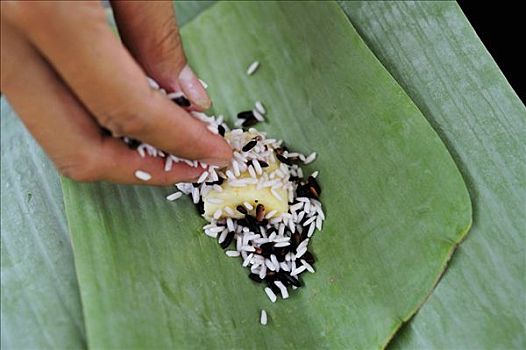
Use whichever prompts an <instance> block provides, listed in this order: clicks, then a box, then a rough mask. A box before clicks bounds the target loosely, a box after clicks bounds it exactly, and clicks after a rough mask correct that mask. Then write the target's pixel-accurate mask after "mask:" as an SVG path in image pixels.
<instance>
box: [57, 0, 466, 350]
mask: <svg viewBox="0 0 526 350" xmlns="http://www.w3.org/2000/svg"><path fill="white" fill-rule="evenodd" d="M182 34H183V40H184V42H185V47H186V49H187V53H188V56H189V59H190V61H191V62H192V65H193V67H195V69H196V71H198V72H199V74H200V75H201V77H202V78H203V79H204V80H205V81H207V82H208V83H209V85H210V88H209V92H210V94H211V96H212V98H213V100H214V102H215V111H216V112H217V113H223V114H225V115H227V116H232V115H235V113H237V112H238V111H240V110H243V109H246V108H250V106H252V105H253V102H254V101H255V100H256V99H258V100H262V101H263V102H264V103H265V104H266V106H267V109H268V120H269V122H268V123H267V124H264V125H262V126H261V128H262V129H263V130H266V131H268V133H269V134H270V135H272V136H275V137H279V138H283V139H285V140H286V141H287V142H288V143H289V145H290V146H292V147H294V148H297V149H298V150H302V151H305V152H310V151H313V150H316V151H318V152H319V160H318V161H317V162H316V163H315V165H314V166H313V167H311V170H314V169H319V170H320V174H321V175H320V177H321V183H322V186H323V188H324V193H323V202H324V205H325V208H326V212H327V221H326V224H325V228H324V231H323V232H322V233H319V234H318V235H317V236H316V238H315V239H314V242H313V249H314V252H315V254H316V255H317V258H318V262H317V268H318V271H317V273H316V274H314V275H311V276H307V277H306V278H305V280H306V281H305V282H306V288H304V289H302V290H301V291H297V292H295V293H293V295H292V297H291V298H290V299H288V300H286V301H282V302H280V303H277V304H271V303H270V301H269V300H268V299H267V298H266V296H265V295H264V293H263V292H262V288H261V287H260V286H258V285H254V284H253V283H252V282H251V281H250V280H249V279H248V278H247V276H246V275H247V273H246V271H245V270H243V269H242V268H241V266H240V263H239V261H238V260H237V259H232V258H227V257H226V256H225V255H224V253H223V252H222V250H221V249H220V248H219V247H218V245H217V243H216V242H214V240H212V239H210V238H208V237H206V236H204V234H203V233H202V232H201V228H200V227H201V226H202V225H203V223H204V222H203V220H202V219H200V218H199V216H198V215H197V214H196V212H195V210H194V208H193V206H192V205H191V203H190V202H189V201H188V200H186V199H183V200H180V201H178V202H176V203H168V202H166V201H165V200H164V195H166V194H167V193H170V192H171V191H172V189H162V188H148V187H126V186H115V185H109V184H78V183H75V182H72V181H69V180H64V181H63V191H64V199H65V206H66V214H67V217H68V222H69V224H70V230H71V234H72V240H73V248H74V253H75V261H76V268H77V274H78V278H79V284H80V291H81V296H82V302H83V306H84V313H85V323H86V330H87V338H88V344H89V345H90V346H91V347H94V348H143V347H144V348H203V347H206V348H241V347H249V348H252V347H268V348H298V347H301V346H303V347H307V348H316V347H325V348H371V347H382V346H384V345H385V344H386V343H387V342H388V340H389V339H390V338H391V336H392V335H393V334H394V332H395V331H396V330H397V329H398V327H399V326H400V325H401V323H402V322H403V321H405V320H408V319H409V318H410V317H411V315H413V314H414V312H415V311H416V309H417V308H418V307H419V306H420V305H421V304H422V303H423V302H424V300H425V299H426V297H427V296H428V294H429V293H430V291H431V289H432V288H433V286H434V285H435V283H436V282H437V280H438V278H439V276H440V275H441V273H442V272H443V270H444V268H445V266H446V264H447V261H448V260H449V258H450V256H451V254H452V252H453V250H454V249H455V247H456V246H457V244H458V243H459V242H460V241H461V240H462V238H463V237H464V235H465V234H466V232H467V230H468V228H469V226H470V223H471V204H470V200H469V196H468V193H467V190H466V187H465V185H464V183H463V180H462V177H461V175H460V173H459V172H458V170H457V168H456V166H455V164H454V162H453V160H452V158H451V156H450V155H449V153H448V152H447V150H446V148H445V146H444V145H443V144H442V142H441V141H440V139H439V137H438V136H437V134H436V133H435V132H434V131H433V129H432V128H431V126H430V125H429V124H428V123H427V122H426V120H425V118H424V117H423V115H422V114H421V112H420V111H419V110H418V109H417V108H416V106H415V105H414V104H413V102H412V101H411V100H410V98H409V97H408V96H407V95H406V94H405V92H404V91H403V90H402V88H401V87H400V86H399V85H398V84H397V83H396V82H395V81H394V79H393V78H392V77H391V76H390V75H389V73H388V72H387V71H386V70H385V68H384V67H383V66H382V65H381V64H380V63H379V62H378V61H377V59H376V58H375V56H374V55H373V54H372V52H371V51H370V50H369V49H368V48H367V46H366V45H365V44H364V42H363V41H362V39H361V38H360V36H359V35H358V34H357V33H356V31H355V30H354V28H353V27H352V26H351V25H350V23H349V22H348V20H347V18H346V17H345V15H344V14H343V12H342V11H341V10H340V8H339V7H338V6H337V5H336V3H333V2H325V3H321V2H308V3H299V2H279V3H269V2H266V3H258V2H242V3H235V2H225V3H220V4H217V5H214V6H213V7H211V8H210V9H208V10H207V11H205V12H204V13H202V14H201V15H200V16H198V17H197V18H196V19H194V21H192V22H191V23H190V24H188V25H187V26H186V27H185V28H184V30H183V31H182ZM255 59H257V60H259V61H260V62H261V67H260V68H259V70H258V72H257V73H256V74H255V75H254V76H252V77H248V76H246V75H245V74H244V71H245V69H246V67H247V66H248V64H249V63H251V62H252V61H253V60H255ZM261 309H266V310H267V312H268V313H269V316H270V322H269V325H267V326H266V327H262V326H260V325H259V324H258V319H259V311H260V310H261Z"/></svg>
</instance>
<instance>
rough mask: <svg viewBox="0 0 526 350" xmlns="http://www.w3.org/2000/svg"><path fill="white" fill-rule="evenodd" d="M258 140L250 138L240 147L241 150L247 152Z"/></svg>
mask: <svg viewBox="0 0 526 350" xmlns="http://www.w3.org/2000/svg"><path fill="white" fill-rule="evenodd" d="M257 143H258V142H257V141H256V140H250V141H249V142H248V143H247V144H246V145H244V146H243V148H242V149H241V150H242V151H243V152H248V151H250V150H251V149H252V148H254V147H255V146H256V144H257Z"/></svg>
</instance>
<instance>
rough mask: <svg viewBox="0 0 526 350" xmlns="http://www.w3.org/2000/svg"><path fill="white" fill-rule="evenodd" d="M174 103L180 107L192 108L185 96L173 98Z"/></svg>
mask: <svg viewBox="0 0 526 350" xmlns="http://www.w3.org/2000/svg"><path fill="white" fill-rule="evenodd" d="M172 101H174V102H175V103H176V104H177V105H178V106H179V107H183V108H186V107H190V101H189V100H188V99H187V98H186V97H184V96H183V95H181V96H177V97H174V98H172Z"/></svg>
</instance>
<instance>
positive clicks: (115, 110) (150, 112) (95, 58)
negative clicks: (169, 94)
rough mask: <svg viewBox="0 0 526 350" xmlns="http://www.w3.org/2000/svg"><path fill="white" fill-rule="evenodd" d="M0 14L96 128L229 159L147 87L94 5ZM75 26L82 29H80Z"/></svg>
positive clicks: (194, 155) (195, 155)
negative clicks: (48, 65) (32, 47)
mask: <svg viewBox="0 0 526 350" xmlns="http://www.w3.org/2000/svg"><path fill="white" fill-rule="evenodd" d="M10 5H11V8H10V10H9V11H5V9H3V12H5V13H6V14H7V15H8V17H9V18H10V20H11V21H13V23H15V24H16V26H17V27H18V28H19V29H20V30H21V31H23V32H24V33H25V34H26V35H27V37H28V38H29V40H30V41H31V43H32V44H34V45H35V46H36V47H37V48H38V49H39V51H40V52H42V53H43V54H44V55H45V56H46V57H47V59H48V61H50V63H51V64H52V65H53V66H54V68H55V69H56V70H57V71H58V73H59V74H60V75H61V77H62V78H63V80H64V81H65V82H66V83H67V84H68V85H69V87H70V88H71V89H72V90H73V91H74V93H75V95H76V96H77V97H78V98H79V99H80V100H81V101H82V103H83V104H84V106H85V107H86V108H87V109H88V110H89V111H90V112H91V114H92V115H93V116H94V117H95V118H96V119H97V120H98V122H99V124H101V125H102V126H104V127H106V128H107V129H109V130H111V131H112V132H113V133H114V134H116V135H127V136H131V137H133V138H136V139H140V140H142V141H144V142H147V143H149V144H152V145H154V146H156V147H158V148H160V149H163V150H166V151H168V152H170V153H173V154H176V155H178V156H181V157H184V158H189V159H198V160H205V159H206V160H207V161H208V162H210V163H212V164H216V165H225V164H228V162H229V161H230V159H231V157H232V154H231V148H230V146H228V144H227V143H226V142H225V141H224V139H223V138H222V137H219V136H217V135H213V134H211V133H210V132H209V131H208V130H207V129H206V126H205V125H204V124H203V123H202V122H200V121H198V120H196V119H195V118H192V117H191V116H190V115H188V113H187V112H185V111H184V110H183V109H181V108H180V107H178V106H177V105H175V104H174V103H172V102H171V101H170V100H169V99H167V98H166V97H165V96H163V95H162V94H160V93H157V92H154V91H152V90H151V89H150V87H149V86H148V83H147V81H146V78H145V76H144V73H143V72H142V70H141V69H140V67H139V66H138V65H137V64H136V63H135V61H134V60H133V58H132V57H131V56H130V55H129V53H128V52H127V51H126V49H125V48H124V47H123V46H122V44H121V43H120V42H119V41H118V40H117V38H116V37H115V35H114V34H113V33H112V32H111V30H110V28H109V27H108V26H107V24H106V18H105V15H104V12H103V10H102V8H101V6H100V4H99V3H98V2H80V3H78V2H51V3H45V2H39V3H30V4H29V5H30V6H28V5H27V4H26V3H24V2H20V3H18V2H17V3H14V4H10ZM79 24H81V25H79Z"/></svg>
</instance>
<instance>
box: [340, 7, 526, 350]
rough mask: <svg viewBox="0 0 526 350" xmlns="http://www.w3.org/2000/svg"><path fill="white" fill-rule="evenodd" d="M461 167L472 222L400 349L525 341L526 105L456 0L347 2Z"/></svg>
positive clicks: (513, 345)
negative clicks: (470, 227) (466, 186)
mask: <svg viewBox="0 0 526 350" xmlns="http://www.w3.org/2000/svg"><path fill="white" fill-rule="evenodd" d="M341 5H342V7H343V9H344V10H345V12H346V13H347V15H348V16H349V18H350V19H351V21H352V23H353V24H354V25H355V26H356V27H357V28H358V30H359V32H360V34H361V35H362V36H363V38H365V40H366V42H367V44H368V45H369V47H370V48H371V49H372V50H373V51H374V52H375V54H376V55H377V57H379V59H380V60H381V61H382V63H383V64H384V65H385V66H386V67H387V68H388V69H389V71H390V72H391V73H392V74H393V75H394V77H395V78H396V79H397V81H398V82H399V83H400V84H401V85H402V86H403V87H404V89H405V91H407V92H408V94H409V95H410V96H411V98H412V99H413V101H415V103H416V104H417V105H418V107H419V108H420V109H421V110H422V111H423V112H424V115H425V116H426V117H427V118H428V120H429V121H430V123H431V124H432V125H433V126H434V128H435V130H437V131H438V133H439V134H440V136H441V138H442V140H444V142H445V143H446V145H447V147H448V149H449V150H450V152H451V153H452V155H453V157H454V158H455V161H456V163H457V164H458V165H459V167H460V170H461V172H462V174H463V176H464V179H466V180H467V184H468V188H469V191H470V194H471V198H472V199H473V204H474V214H473V216H474V218H473V227H472V229H471V232H470V234H469V236H468V238H467V239H466V241H465V242H464V243H463V244H462V245H461V246H460V249H459V250H458V253H456V254H455V256H454V258H453V260H452V262H451V266H450V267H449V269H448V270H447V272H446V274H445V276H444V277H443V279H442V280H441V282H440V284H439V285H438V287H437V288H436V290H435V291H434V292H433V294H432V296H431V297H430V299H429V300H428V301H427V302H426V304H425V305H424V306H423V307H422V309H421V310H420V311H419V312H418V314H417V315H416V316H415V318H414V319H413V320H412V321H411V322H410V323H409V324H408V325H407V326H406V327H405V328H404V329H403V331H402V332H401V333H400V335H401V336H400V337H398V338H397V339H396V341H395V342H394V344H393V348H400V349H407V348H409V349H524V348H525V347H526V298H525V295H526V258H525V256H526V251H525V250H526V235H525V233H526V216H525V215H524V212H525V203H526V184H525V182H526V180H525V179H526V152H525V151H526V142H525V140H526V108H525V107H524V104H523V103H522V102H521V101H520V99H519V98H518V97H517V95H516V94H515V92H514V91H513V89H512V88H511V87H510V86H509V84H508V82H507V81H506V79H505V78H504V76H503V75H502V73H501V72H500V70H499V68H498V67H497V65H496V63H495V62H494V61H493V59H492V58H491V56H490V55H489V53H488V52H487V51H486V49H485V48H484V46H483V45H482V43H481V42H480V40H479V38H478V37H477V35H476V33H475V32H474V31H473V28H472V27H471V26H470V24H469V22H468V21H467V19H466V18H465V17H464V15H463V14H462V11H461V10H460V8H459V7H458V5H457V4H456V3H455V2H392V1H389V2H367V1H364V2H342V3H341Z"/></svg>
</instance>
